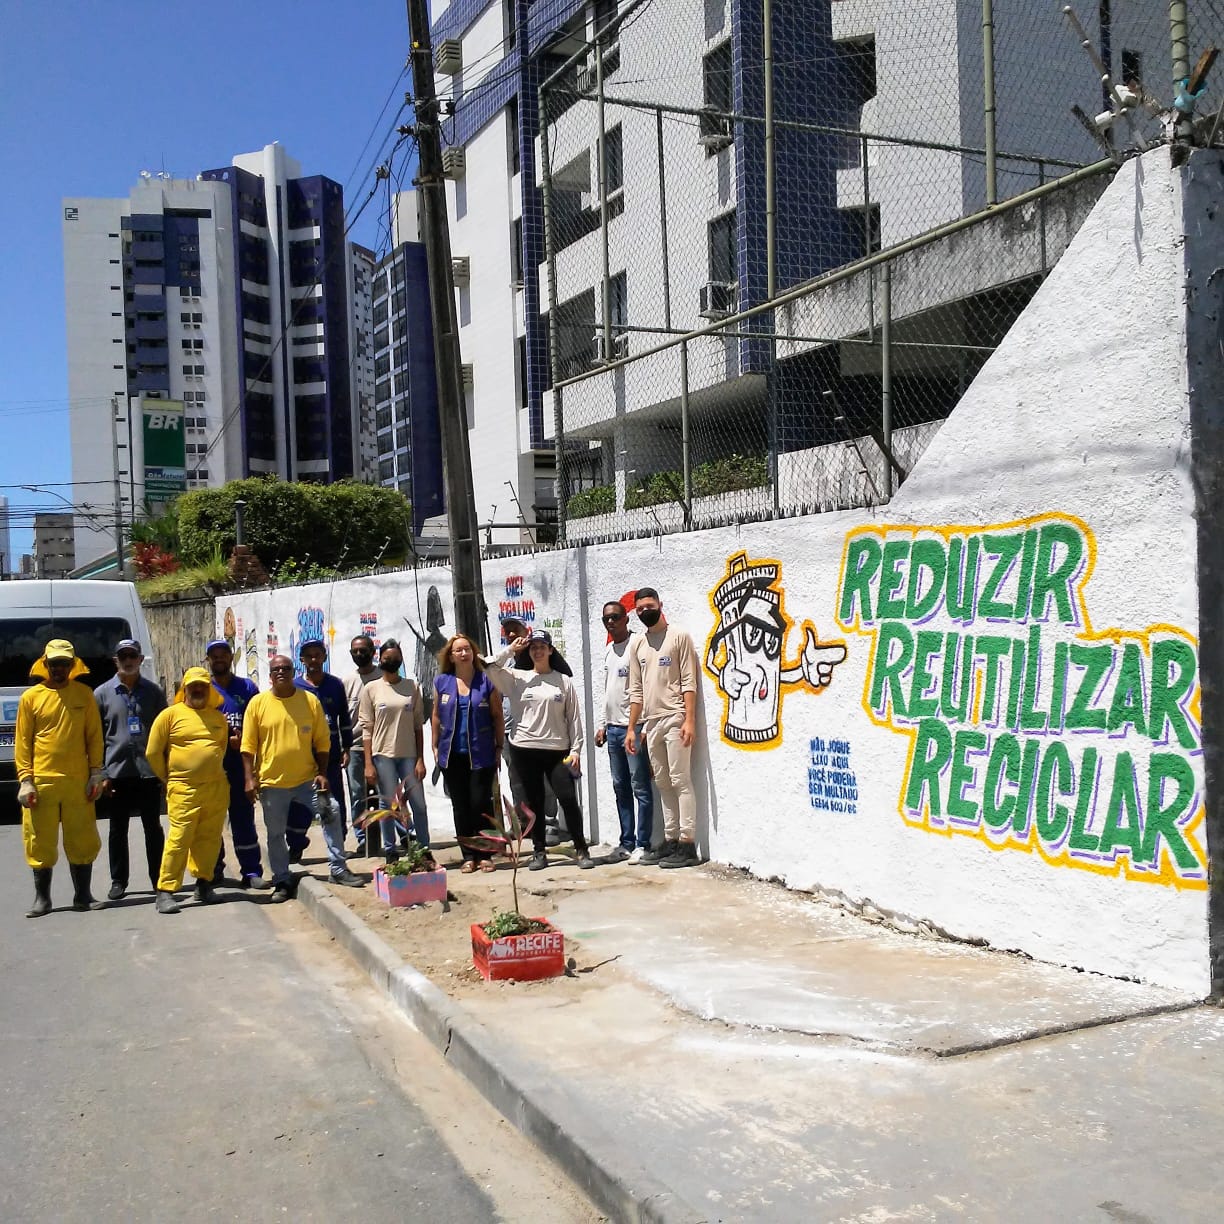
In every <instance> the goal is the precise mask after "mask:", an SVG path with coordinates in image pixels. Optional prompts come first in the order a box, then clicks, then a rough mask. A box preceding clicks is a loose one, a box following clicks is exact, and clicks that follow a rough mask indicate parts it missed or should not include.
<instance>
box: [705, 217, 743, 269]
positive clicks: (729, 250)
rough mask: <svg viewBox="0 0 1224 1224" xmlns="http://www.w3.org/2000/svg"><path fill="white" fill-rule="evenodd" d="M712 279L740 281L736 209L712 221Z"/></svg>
mask: <svg viewBox="0 0 1224 1224" xmlns="http://www.w3.org/2000/svg"><path fill="white" fill-rule="evenodd" d="M710 279H711V280H712V281H719V282H720V283H722V284H724V285H734V284H736V283H738V277H737V276H736V259H735V210H734V209H732V210H731V211H730V212H729V213H723V215H722V216H721V217H715V218H714V220H713V221H711V222H710Z"/></svg>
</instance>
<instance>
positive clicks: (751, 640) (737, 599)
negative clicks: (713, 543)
mask: <svg viewBox="0 0 1224 1224" xmlns="http://www.w3.org/2000/svg"><path fill="white" fill-rule="evenodd" d="M709 599H710V608H711V610H712V611H713V613H714V627H713V628H712V629H711V630H710V636H709V637H708V638H707V639H706V649H705V660H704V663H705V669H706V671H707V672H708V673H709V674H710V676H711V677H712V678H713V680H714V682H715V684H716V685H717V686H718V691H719V692H720V693H721V694H722V696H723V718H722V726H721V729H720V730H721V735H722V738H723V741H724V743H727V744H732V745H734V746H735V747H737V748H772V747H774V746H775V745H777V744H778V743H780V742H781V739H782V696H783V693H785V692H786V691H787V690H788V689H805V690H807V691H808V692H810V693H819V692H821V691H823V690H824V689H826V688H827V687H828V686H829V684H830V683H831V682H832V680H833V669H834V668H835V667H836V666H837V665H838V664H839V663H841V662H843V661H844V660H845V658H846V646H845V643H844V642H821V641H820V638H819V636H818V634H817V632H816V627H815V626H814V625H813V624H812V622H811V621H804V623H803V648H802V650H801V651H800V653H799V655H798V657H796V658H795V659H794V660H793V661H792V662H790V663H787V662H786V661H785V660H784V654H785V647H786V637H787V634H788V632H789V631H790V628H791V625H792V623H793V622H792V621H791V619H790V618H789V617H788V616H787V615H786V610H785V607H784V603H785V592H784V590H783V588H782V563H781V562H780V561H774V560H769V559H762V560H757V561H749V559H748V555H747V554H746V553H737V554H736V555H735V556H733V557H730V558H729V559H728V561H727V569H726V572H725V573H724V574H723V576H722V578H721V579H720V580H719V582H718V585H717V586H716V587H715V588H714V589H713V590H712V591H711V592H710V593H709Z"/></svg>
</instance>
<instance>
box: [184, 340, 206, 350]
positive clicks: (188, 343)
mask: <svg viewBox="0 0 1224 1224" xmlns="http://www.w3.org/2000/svg"><path fill="white" fill-rule="evenodd" d="M182 345H183V348H185V349H202V348H203V347H204V341H203V340H201V339H198V338H192V337H186V338H185V339H184V340H183V341H182Z"/></svg>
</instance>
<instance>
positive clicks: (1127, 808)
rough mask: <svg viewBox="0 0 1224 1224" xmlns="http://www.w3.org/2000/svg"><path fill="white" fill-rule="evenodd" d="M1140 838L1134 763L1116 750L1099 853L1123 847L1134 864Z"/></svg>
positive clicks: (1129, 757)
mask: <svg viewBox="0 0 1224 1224" xmlns="http://www.w3.org/2000/svg"><path fill="white" fill-rule="evenodd" d="M1142 840H1143V818H1142V817H1141V816H1140V815H1139V791H1138V787H1137V786H1136V783H1135V762H1134V759H1133V758H1132V757H1131V754H1130V753H1129V752H1119V753H1118V759H1117V760H1116V761H1114V775H1113V786H1111V787H1110V790H1109V807H1108V808H1107V809H1106V812H1105V828H1104V829H1103V830H1102V831H1101V853H1102V854H1109V853H1110V852H1111V851H1115V850H1125V851H1126V853H1127V856H1128V857H1129V858H1130V861H1131V862H1132V863H1133V862H1134V861H1135V859H1137V858H1138V857H1139V846H1140V843H1141V841H1142Z"/></svg>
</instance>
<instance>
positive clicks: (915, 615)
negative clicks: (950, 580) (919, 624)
mask: <svg viewBox="0 0 1224 1224" xmlns="http://www.w3.org/2000/svg"><path fill="white" fill-rule="evenodd" d="M923 574H927V575H929V578H930V583H931V585H930V586H929V587H928V588H927V589H926V590H925V591H924V590H922V576H923ZM947 575H948V555H947V553H946V552H944V544H943V541H942V540H929V539H921V540H915V541H914V545H913V547H912V548H911V549H910V566H909V585H908V586H907V587H906V590H905V619H906V620H908V621H921V620H925V619H926V618H927V617H928V616H930V615H931V613H932V612H934V611H935V609H936V608H938V607H939V604H940V601H941V600H942V599H943V593H944V581H945V580H946V578H947Z"/></svg>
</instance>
